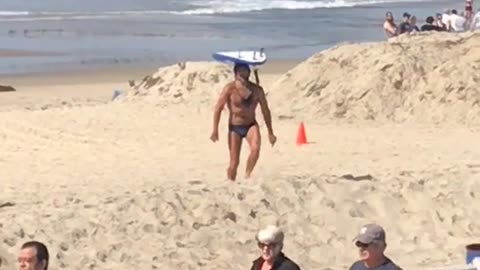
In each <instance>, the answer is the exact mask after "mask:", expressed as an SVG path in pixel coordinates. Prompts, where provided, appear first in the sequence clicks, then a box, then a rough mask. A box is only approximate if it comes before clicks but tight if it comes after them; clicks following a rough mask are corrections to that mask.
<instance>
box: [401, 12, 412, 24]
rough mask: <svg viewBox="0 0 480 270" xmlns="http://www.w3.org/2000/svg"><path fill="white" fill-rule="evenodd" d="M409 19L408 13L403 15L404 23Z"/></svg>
mask: <svg viewBox="0 0 480 270" xmlns="http://www.w3.org/2000/svg"><path fill="white" fill-rule="evenodd" d="M410 17H411V15H410V13H408V12H404V13H403V21H404V22H408V21H409V20H410Z"/></svg>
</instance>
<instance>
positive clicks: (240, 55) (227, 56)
mask: <svg viewBox="0 0 480 270" xmlns="http://www.w3.org/2000/svg"><path fill="white" fill-rule="evenodd" d="M213 59H215V60H217V61H219V62H224V63H231V64H246V65H250V66H260V65H263V64H265V62H267V55H266V54H265V52H264V51H263V49H261V50H259V51H254V50H250V51H241V50H240V51H222V52H216V53H214V54H213Z"/></svg>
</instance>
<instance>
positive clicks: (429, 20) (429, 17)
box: [425, 16, 435, 24]
mask: <svg viewBox="0 0 480 270" xmlns="http://www.w3.org/2000/svg"><path fill="white" fill-rule="evenodd" d="M425 21H426V22H427V23H429V24H432V23H433V22H434V21H435V19H434V18H433V17H432V16H428V17H427V19H426V20H425Z"/></svg>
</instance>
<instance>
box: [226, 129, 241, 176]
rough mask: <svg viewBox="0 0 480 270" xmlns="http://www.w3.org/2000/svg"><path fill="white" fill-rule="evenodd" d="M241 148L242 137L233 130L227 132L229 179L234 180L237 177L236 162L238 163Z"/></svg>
mask: <svg viewBox="0 0 480 270" xmlns="http://www.w3.org/2000/svg"><path fill="white" fill-rule="evenodd" d="M241 148H242V137H240V136H239V135H238V134H236V133H235V132H232V131H229V132H228V150H229V152H230V165H229V166H228V169H227V177H228V179H229V180H232V181H235V178H237V169H238V164H240V150H241Z"/></svg>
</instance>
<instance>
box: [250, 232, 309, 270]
mask: <svg viewBox="0 0 480 270" xmlns="http://www.w3.org/2000/svg"><path fill="white" fill-rule="evenodd" d="M255 238H256V240H257V244H258V247H259V248H260V257H258V258H257V259H256V260H255V261H253V265H252V268H251V270H300V267H299V266H298V265H297V264H296V263H295V262H293V261H292V260H291V259H289V258H288V257H286V256H285V254H284V253H283V252H282V249H283V240H284V233H283V231H282V230H280V228H278V227H277V226H274V225H270V226H267V227H266V228H265V229H263V230H260V231H259V232H258V233H257V235H256V237H255Z"/></svg>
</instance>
